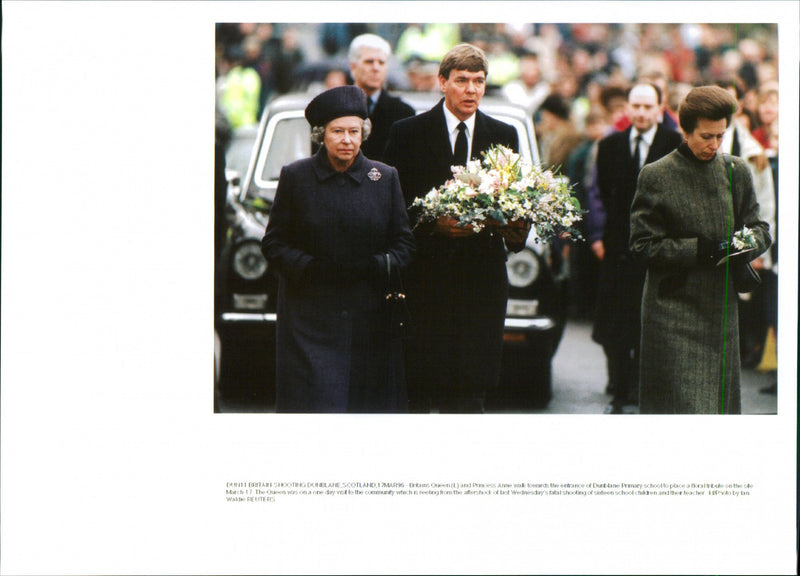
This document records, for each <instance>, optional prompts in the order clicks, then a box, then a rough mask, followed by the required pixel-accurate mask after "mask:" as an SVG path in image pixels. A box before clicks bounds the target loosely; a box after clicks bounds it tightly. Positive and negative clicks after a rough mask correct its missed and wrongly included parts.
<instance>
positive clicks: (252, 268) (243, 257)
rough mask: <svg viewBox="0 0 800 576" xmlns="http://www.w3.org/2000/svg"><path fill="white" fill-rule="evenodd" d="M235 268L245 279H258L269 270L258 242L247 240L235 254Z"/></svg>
mask: <svg viewBox="0 0 800 576" xmlns="http://www.w3.org/2000/svg"><path fill="white" fill-rule="evenodd" d="M233 270H234V272H236V273H237V274H238V275H239V276H241V277H242V278H244V279H245V280H258V279H259V278H261V277H262V276H263V275H264V273H265V272H266V271H267V261H266V260H265V259H264V255H263V254H261V247H260V246H259V245H258V243H257V242H246V243H244V244H242V245H241V246H239V247H238V248H237V249H236V252H234V254H233Z"/></svg>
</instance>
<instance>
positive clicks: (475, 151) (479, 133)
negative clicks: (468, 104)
mask: <svg viewBox="0 0 800 576" xmlns="http://www.w3.org/2000/svg"><path fill="white" fill-rule="evenodd" d="M492 140H493V138H492V131H491V128H490V127H489V125H488V123H487V122H486V115H485V114H484V113H483V112H481V111H480V110H478V111H477V112H475V135H474V136H473V137H472V155H471V157H472V159H480V158H481V152H483V151H485V150H488V148H489V146H491V145H492V143H493V142H492Z"/></svg>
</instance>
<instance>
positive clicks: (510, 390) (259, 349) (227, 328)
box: [215, 93, 565, 412]
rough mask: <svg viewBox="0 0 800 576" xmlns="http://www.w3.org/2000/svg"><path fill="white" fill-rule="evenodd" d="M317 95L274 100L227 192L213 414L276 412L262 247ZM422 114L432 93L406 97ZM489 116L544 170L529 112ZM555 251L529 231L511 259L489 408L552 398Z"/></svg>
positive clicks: (272, 317) (557, 312)
mask: <svg viewBox="0 0 800 576" xmlns="http://www.w3.org/2000/svg"><path fill="white" fill-rule="evenodd" d="M311 97H313V94H305V93H304V94H296V95H287V96H283V97H280V98H277V99H275V100H273V101H272V102H271V103H270V104H269V105H268V107H267V108H266V110H265V111H264V115H263V117H262V119H261V123H260V124H259V128H258V132H257V134H256V137H255V143H254V146H253V153H252V155H251V158H250V163H249V165H248V168H247V171H246V173H245V174H244V176H243V177H242V178H240V179H234V183H235V184H236V185H235V186H233V187H232V188H231V190H230V193H229V197H228V200H229V202H228V208H227V210H228V214H227V216H228V219H229V222H230V227H229V230H228V236H227V242H226V245H225V248H224V250H223V254H222V264H221V266H220V268H219V269H220V273H219V274H218V278H217V279H216V290H217V292H218V293H217V298H216V301H217V303H218V304H217V313H216V315H215V316H216V318H215V328H216V331H217V334H218V336H219V343H220V355H219V359H218V361H219V366H218V378H217V380H216V383H215V411H217V412H248V411H270V410H272V409H273V408H274V396H275V322H276V314H275V310H276V302H275V298H276V294H277V277H276V274H275V273H273V272H272V271H271V270H270V268H269V266H268V264H267V262H266V260H265V259H264V257H263V256H262V254H261V248H260V242H261V238H262V237H263V235H264V230H265V228H266V225H267V221H268V219H269V211H270V207H271V205H272V200H273V198H274V196H275V190H276V188H277V185H278V177H279V175H280V171H281V168H282V167H283V166H284V165H286V164H288V163H290V162H293V161H294V160H297V159H300V158H304V157H307V156H309V155H310V154H311V153H312V145H311V139H310V128H309V125H308V123H307V122H306V119H305V117H304V110H305V107H306V104H308V102H309V100H310V99H311ZM401 97H402V98H403V99H404V100H406V101H407V102H409V103H410V104H411V105H412V106H414V108H415V109H416V110H417V111H418V112H421V111H425V110H428V109H429V108H430V107H431V106H433V104H434V103H435V102H436V100H437V95H436V94H417V93H408V94H401ZM481 110H483V111H484V112H485V113H487V114H489V115H491V116H493V117H495V118H497V119H499V120H502V121H503V122H506V123H508V124H511V125H512V126H514V127H515V128H516V129H517V131H518V133H519V140H520V154H521V155H522V156H523V157H525V158H528V159H530V160H531V161H533V162H534V163H538V161H539V155H538V148H537V144H536V137H535V134H534V128H533V124H532V122H531V119H530V118H529V117H528V116H527V114H526V113H525V111H524V110H522V109H520V108H517V107H516V106H512V105H510V104H508V103H507V102H505V101H503V100H499V99H493V98H491V97H489V96H487V97H485V98H484V99H483V101H482V102H481ZM559 253H560V251H559V250H554V249H553V247H552V246H551V244H550V243H549V242H544V241H541V240H539V241H537V239H536V238H535V237H534V236H533V234H531V237H530V238H529V239H528V242H527V245H526V247H525V248H524V249H523V250H522V251H521V252H519V253H516V254H514V253H510V254H509V256H508V277H509V299H508V309H507V314H506V330H505V336H504V348H503V368H502V375H501V385H500V387H499V388H497V389H495V390H493V391H492V392H491V393H490V395H489V397H488V398H487V410H489V411H525V410H530V409H534V408H542V407H545V406H546V405H547V403H548V402H549V400H550V398H551V393H552V392H551V390H552V388H551V371H550V367H551V361H552V357H553V354H554V353H555V351H556V348H557V347H558V344H559V341H560V339H561V335H562V333H563V328H564V316H565V314H564V286H565V277H564V273H563V271H562V268H563V267H562V265H561V260H560V258H559V256H558V255H559Z"/></svg>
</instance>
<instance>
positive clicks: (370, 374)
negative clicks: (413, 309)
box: [262, 86, 414, 413]
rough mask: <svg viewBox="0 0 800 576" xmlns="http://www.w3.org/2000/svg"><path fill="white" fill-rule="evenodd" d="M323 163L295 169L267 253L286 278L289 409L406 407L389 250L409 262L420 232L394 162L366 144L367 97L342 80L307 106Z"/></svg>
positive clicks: (281, 328)
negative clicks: (369, 152) (369, 153)
mask: <svg viewBox="0 0 800 576" xmlns="http://www.w3.org/2000/svg"><path fill="white" fill-rule="evenodd" d="M305 115H306V119H307V120H308V122H309V124H311V126H312V138H315V139H317V140H320V142H321V144H322V147H321V148H320V149H319V151H318V152H317V153H316V154H315V155H314V156H313V157H311V158H307V159H303V160H298V161H296V162H293V163H291V164H289V165H287V166H284V167H283V169H282V171H281V175H280V179H279V181H278V189H277V191H276V194H275V203H274V205H273V207H272V210H271V211H270V219H269V224H268V225H267V229H266V233H265V235H264V238H263V240H262V252H263V253H264V256H265V258H266V259H267V261H268V262H269V264H270V265H271V266H274V267H275V269H276V270H277V272H278V273H279V287H278V301H277V350H276V352H277V381H276V384H277V399H276V410H277V411H278V412H379V413H383V412H404V411H406V410H407V405H408V398H407V394H406V388H405V379H404V374H403V362H402V341H401V340H399V339H396V338H393V337H392V335H391V333H390V326H389V322H388V318H387V313H386V310H385V307H384V294H385V290H386V284H387V278H388V274H387V263H386V255H388V257H389V259H390V262H391V266H393V267H395V268H398V269H404V268H405V267H406V266H407V265H408V263H409V261H410V259H411V257H412V255H413V252H414V237H413V235H412V233H411V230H410V228H409V223H408V215H407V212H406V209H405V206H404V204H403V195H402V192H401V190H400V180H399V178H398V175H397V171H396V170H395V169H394V168H391V167H389V166H387V165H386V164H382V163H380V162H374V161H371V160H369V159H367V158H366V157H365V156H364V155H363V154H362V153H361V150H360V147H361V141H362V138H363V137H364V135H365V134H367V129H368V126H369V121H368V120H365V119H366V118H367V102H366V96H365V94H364V92H363V91H362V90H361V89H360V88H357V87H355V86H340V87H337V88H332V89H330V90H327V91H325V92H323V93H322V94H320V95H318V96H317V97H316V98H314V99H313V100H312V101H311V102H310V103H309V105H308V107H307V108H306V112H305Z"/></svg>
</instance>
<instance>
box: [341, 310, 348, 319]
mask: <svg viewBox="0 0 800 576" xmlns="http://www.w3.org/2000/svg"><path fill="white" fill-rule="evenodd" d="M349 317H350V312H348V311H347V310H342V318H344V319H347V318H349Z"/></svg>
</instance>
